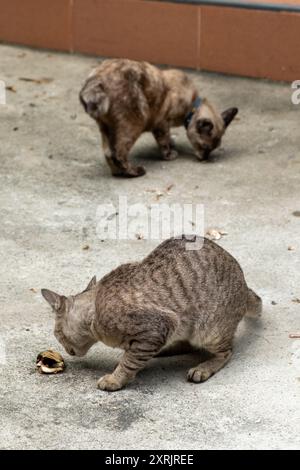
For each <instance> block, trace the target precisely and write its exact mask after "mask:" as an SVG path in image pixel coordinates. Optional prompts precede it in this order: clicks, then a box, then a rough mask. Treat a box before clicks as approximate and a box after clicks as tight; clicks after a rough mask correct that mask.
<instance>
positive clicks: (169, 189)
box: [166, 183, 175, 193]
mask: <svg viewBox="0 0 300 470" xmlns="http://www.w3.org/2000/svg"><path fill="white" fill-rule="evenodd" d="M174 186H175V185H174V184H173V183H172V184H170V185H169V186H168V187H167V189H166V191H167V193H168V192H169V191H171V189H172V188H174Z"/></svg>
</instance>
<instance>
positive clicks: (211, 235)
mask: <svg viewBox="0 0 300 470" xmlns="http://www.w3.org/2000/svg"><path fill="white" fill-rule="evenodd" d="M224 235H228V233H227V232H225V230H219V229H215V228H211V229H209V230H207V232H206V234H205V236H206V237H207V238H208V239H209V240H220V239H221V238H222V237H223V236H224Z"/></svg>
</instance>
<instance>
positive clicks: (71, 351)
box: [68, 348, 76, 356]
mask: <svg viewBox="0 0 300 470" xmlns="http://www.w3.org/2000/svg"><path fill="white" fill-rule="evenodd" d="M68 353H69V354H70V356H75V355H76V354H75V351H74V349H72V348H70V349H69V351H68Z"/></svg>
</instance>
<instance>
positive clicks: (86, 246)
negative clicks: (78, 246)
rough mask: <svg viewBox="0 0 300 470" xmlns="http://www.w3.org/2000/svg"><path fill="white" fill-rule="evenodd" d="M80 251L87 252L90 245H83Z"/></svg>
mask: <svg viewBox="0 0 300 470" xmlns="http://www.w3.org/2000/svg"><path fill="white" fill-rule="evenodd" d="M82 249H83V250H85V251H87V250H89V249H90V245H84V246H83V247H82Z"/></svg>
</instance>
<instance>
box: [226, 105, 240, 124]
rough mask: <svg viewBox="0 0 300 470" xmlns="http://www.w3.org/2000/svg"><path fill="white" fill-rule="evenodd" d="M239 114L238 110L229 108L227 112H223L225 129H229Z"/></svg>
mask: <svg viewBox="0 0 300 470" xmlns="http://www.w3.org/2000/svg"><path fill="white" fill-rule="evenodd" d="M238 112H239V110H238V108H229V109H226V111H223V113H222V118H223V121H224V124H225V127H228V126H229V124H230V123H231V121H232V120H233V119H234V118H235V116H236V115H237V113H238Z"/></svg>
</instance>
